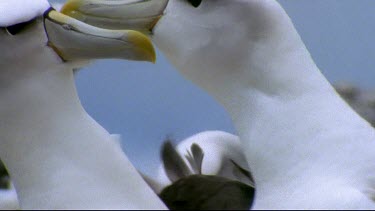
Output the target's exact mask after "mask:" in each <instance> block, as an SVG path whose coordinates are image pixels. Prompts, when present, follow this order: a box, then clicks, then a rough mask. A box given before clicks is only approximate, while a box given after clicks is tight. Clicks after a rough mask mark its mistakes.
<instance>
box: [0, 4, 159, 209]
mask: <svg viewBox="0 0 375 211" xmlns="http://www.w3.org/2000/svg"><path fill="white" fill-rule="evenodd" d="M0 14H1V16H0V52H1V55H0V157H1V159H2V160H3V162H4V164H5V165H6V167H7V169H8V172H9V174H10V176H11V178H12V181H13V183H14V186H15V188H16V190H17V194H18V197H19V201H20V207H21V208H22V209H164V208H165V206H164V204H163V203H162V202H161V201H160V200H159V198H158V197H157V196H156V195H155V194H154V192H153V191H152V190H151V189H150V188H149V187H148V185H147V184H146V183H145V182H144V181H143V179H142V177H141V176H140V175H139V174H138V173H137V171H136V169H135V168H134V167H133V166H132V165H131V163H130V161H129V160H128V158H127V157H126V155H125V154H124V153H123V152H122V150H121V148H120V147H119V145H118V144H117V143H116V141H113V140H112V137H111V135H110V134H109V133H108V132H107V131H106V130H105V129H104V128H103V127H101V126H100V125H99V124H98V123H97V122H95V120H93V119H92V118H91V117H90V116H89V115H88V114H87V113H86V111H85V110H84V108H83V107H82V105H81V103H80V101H79V99H78V96H77V91H76V88H75V84H74V77H73V68H76V67H80V65H83V64H84V63H85V60H88V59H100V58H124V59H132V60H142V61H154V60H155V52H154V49H153V47H152V44H151V42H150V40H149V39H148V38H147V37H146V36H144V35H142V34H141V33H139V32H136V31H132V30H129V31H125V30H104V29H100V28H97V27H93V26H90V25H87V24H84V23H82V22H80V21H77V20H75V19H73V18H70V17H68V16H65V15H63V14H61V13H59V12H56V11H54V10H53V9H52V8H50V5H49V3H48V2H47V1H46V0H12V1H1V2H0Z"/></svg>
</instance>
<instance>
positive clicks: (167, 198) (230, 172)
mask: <svg viewBox="0 0 375 211" xmlns="http://www.w3.org/2000/svg"><path fill="white" fill-rule="evenodd" d="M161 157H162V165H161V166H160V167H159V175H158V177H157V178H156V179H157V180H156V181H157V182H159V184H161V186H162V188H160V189H162V190H155V189H154V191H155V192H157V193H159V196H160V198H161V199H162V200H163V202H164V203H165V204H166V205H167V206H168V208H170V209H172V210H179V209H195V210H222V209H229V210H233V209H242V210H247V209H249V208H250V206H251V204H252V201H253V199H254V182H253V179H252V176H251V173H250V170H249V167H248V165H247V161H246V158H245V155H244V154H243V152H242V147H241V142H240V141H239V139H238V137H237V136H235V135H232V134H229V133H226V132H223V131H204V132H201V133H198V134H195V135H193V136H191V137H189V138H187V139H185V140H183V141H182V142H180V143H179V144H178V145H177V146H176V147H174V146H173V144H172V143H171V141H170V140H167V141H165V142H164V144H163V146H162V150H161ZM149 184H150V183H149Z"/></svg>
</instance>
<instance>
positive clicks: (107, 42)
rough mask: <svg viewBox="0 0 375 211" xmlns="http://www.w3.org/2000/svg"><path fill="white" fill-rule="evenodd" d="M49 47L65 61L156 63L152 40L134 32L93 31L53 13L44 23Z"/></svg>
mask: <svg viewBox="0 0 375 211" xmlns="http://www.w3.org/2000/svg"><path fill="white" fill-rule="evenodd" d="M44 24H45V29H46V33H47V35H48V39H49V43H48V45H49V46H50V47H52V48H53V49H54V50H55V51H56V53H57V54H59V56H60V57H61V58H62V59H63V60H65V61H73V60H88V59H102V58H119V59H127V60H138V61H150V62H155V60H156V54H155V49H154V47H153V45H152V43H151V40H150V39H149V38H148V37H146V36H145V35H143V34H142V33H140V32H137V31H133V30H108V29H101V28H98V27H94V26H91V25H88V24H86V23H83V22H81V21H78V20H76V19H74V18H71V17H69V16H66V15H64V14H62V13H59V12H57V11H55V10H50V11H48V12H47V13H46V14H45V19H44Z"/></svg>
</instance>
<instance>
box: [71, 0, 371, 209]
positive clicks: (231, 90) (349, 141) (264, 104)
mask: <svg viewBox="0 0 375 211" xmlns="http://www.w3.org/2000/svg"><path fill="white" fill-rule="evenodd" d="M87 1H89V2H90V0H87ZM98 2H100V1H95V3H96V5H95V4H94V5H91V6H92V7H91V8H90V9H88V8H85V7H77V8H76V10H81V8H82V9H83V10H82V11H87V12H88V13H85V15H87V16H90V15H92V14H95V11H94V10H93V9H92V8H95V9H99V10H100V8H104V9H103V11H105V10H107V9H108V8H109V6H108V5H110V4H111V2H110V1H108V2H107V3H106V4H98ZM138 2H139V7H138V8H139V10H138V11H139V13H138V17H139V16H140V14H142V6H141V5H143V6H145V5H147V1H145V2H144V3H141V1H138ZM118 8H119V10H121V9H122V7H118ZM111 9H113V7H112V8H111ZM133 12H134V11H133ZM111 14H116V15H118V14H119V12H115V13H107V15H106V16H101V17H106V18H110V19H111V18H112V19H114V20H116V19H121V17H119V16H114V17H111ZM147 16H148V15H147V14H145V15H144V17H147ZM129 21H131V19H130V20H129ZM90 23H92V24H95V21H94V22H90ZM107 27H108V28H111V23H110V22H108V24H107ZM152 34H153V35H152V39H153V41H154V42H155V44H156V45H157V46H158V47H159V48H160V50H161V51H162V52H163V53H164V54H165V56H166V57H167V58H168V59H169V61H170V62H171V63H172V64H173V65H174V66H175V67H176V68H177V69H178V70H179V71H180V72H181V73H182V74H183V75H184V76H185V77H186V78H187V79H189V80H191V81H193V82H194V83H196V84H197V85H199V86H200V87H202V88H204V89H205V90H206V91H208V92H209V93H210V94H211V95H212V96H214V97H215V98H216V99H217V100H218V101H219V102H220V103H221V104H222V105H223V106H224V107H225V108H226V110H227V111H228V112H229V113H230V115H231V117H232V120H233V122H234V124H235V127H236V129H237V130H238V133H239V137H240V139H241V141H242V143H243V146H244V152H245V154H246V156H247V160H248V163H249V165H250V166H251V170H252V174H253V176H254V179H255V183H256V199H255V202H254V207H253V208H254V209H375V202H374V198H375V182H374V177H375V165H374V163H375V130H374V128H373V127H371V126H370V124H369V123H368V122H366V121H365V120H364V119H362V118H361V117H360V116H359V115H358V114H357V113H355V112H354V111H353V110H352V109H351V108H350V107H349V106H348V105H347V104H346V103H345V102H344V101H343V100H342V99H341V98H340V97H339V95H338V94H337V93H336V92H335V91H334V89H333V87H332V86H331V85H330V84H329V82H328V81H327V79H326V78H325V77H324V76H323V75H322V73H321V72H320V70H319V68H318V67H317V66H316V64H315V63H314V61H313V60H312V58H311V56H310V54H309V52H308V50H307V49H306V47H305V45H304V43H303V42H302V40H301V38H300V36H299V34H298V32H297V31H296V29H295V27H294V25H293V23H292V21H291V20H290V18H289V16H288V15H287V13H286V12H285V11H284V9H283V8H282V7H281V6H280V5H279V3H278V2H277V1H276V0H232V1H226V0H221V1H220V0H216V1H213V0H171V1H170V2H169V4H168V7H167V8H166V10H165V15H164V16H163V17H162V18H161V19H160V20H159V21H158V23H157V24H156V25H155V27H154V28H153V33H152Z"/></svg>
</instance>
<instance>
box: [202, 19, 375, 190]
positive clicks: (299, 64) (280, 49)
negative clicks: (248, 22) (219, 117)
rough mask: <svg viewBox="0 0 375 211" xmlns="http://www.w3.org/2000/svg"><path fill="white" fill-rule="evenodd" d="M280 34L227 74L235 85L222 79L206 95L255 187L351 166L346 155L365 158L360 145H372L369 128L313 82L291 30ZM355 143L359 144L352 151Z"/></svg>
mask: <svg viewBox="0 0 375 211" xmlns="http://www.w3.org/2000/svg"><path fill="white" fill-rule="evenodd" d="M290 24H291V23H290ZM291 26H292V25H291ZM284 28H285V27H284ZM283 30H284V29H283ZM285 30H286V31H285V32H280V36H279V37H274V38H272V39H270V40H266V41H264V42H262V43H259V45H256V49H254V51H252V52H251V55H249V57H248V60H247V61H246V63H245V64H243V65H238V69H235V70H231V71H232V72H234V73H241V74H242V75H241V77H238V75H236V78H233V77H232V78H231V76H229V77H226V78H222V80H220V82H219V83H215V84H217V86H216V87H215V88H212V87H210V88H211V89H210V90H209V91H210V92H211V93H212V94H213V95H214V96H215V97H216V99H218V101H219V102H221V103H222V104H223V105H224V107H225V108H226V109H227V111H228V112H229V113H230V115H231V117H232V120H233V122H234V124H235V127H236V129H237V130H238V133H239V136H240V139H241V141H242V143H243V144H244V145H245V146H244V149H246V152H245V153H246V156H247V158H248V160H249V162H250V163H249V165H250V168H251V170H252V172H253V173H254V177H255V182H256V183H258V184H261V183H263V182H264V183H266V182H269V181H274V183H273V184H272V185H274V184H287V183H288V182H285V181H284V182H283V180H287V179H288V178H290V177H291V178H295V177H297V176H300V175H297V174H301V172H302V173H303V172H308V169H309V168H313V167H316V166H320V167H321V168H325V167H327V166H328V167H327V168H326V169H324V170H323V169H319V170H322V171H328V170H327V169H329V168H336V167H337V166H339V165H344V163H345V162H346V161H348V159H349V160H350V159H351V161H350V162H354V161H353V160H355V158H354V157H355V156H354V157H353V156H352V157H351V155H352V154H353V153H354V154H357V155H358V154H361V153H360V152H361V151H362V155H363V154H366V152H365V151H366V149H364V148H365V147H366V146H368V145H366V144H369V143H370V142H371V141H373V140H371V139H374V140H375V134H374V132H373V129H372V128H371V127H370V125H369V124H368V123H367V122H365V121H363V119H362V118H361V117H359V116H358V115H357V114H356V113H355V112H354V111H353V110H352V109H351V108H350V107H349V106H348V105H347V104H346V103H345V102H344V101H343V100H342V99H341V98H340V97H339V96H338V94H337V93H336V92H335V90H334V89H333V87H332V86H331V85H330V84H329V82H328V81H327V80H326V79H325V77H324V76H323V75H322V74H321V72H320V70H319V69H318V68H317V67H316V65H315V63H314V62H313V60H312V58H311V56H310V54H309V52H308V51H307V49H306V47H305V45H304V44H303V42H302V41H301V39H300V37H299V35H298V33H297V32H296V31H295V29H294V28H293V27H289V29H288V28H286V29H285ZM253 46H254V45H253ZM356 134H357V135H356ZM358 139H360V140H361V141H363V142H364V143H366V144H362V143H361V144H360V143H358V144H355V142H356V141H358ZM367 151H368V150H367ZM332 154H335V156H332ZM327 160H328V161H327ZM348 162H349V161H348ZM348 162H346V165H347V163H348ZM314 163H315V164H316V163H319V165H313V164H314ZM321 164H323V165H321ZM341 167H343V166H341ZM315 170H317V169H315ZM319 170H318V171H319ZM269 184H271V182H270V183H269Z"/></svg>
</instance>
